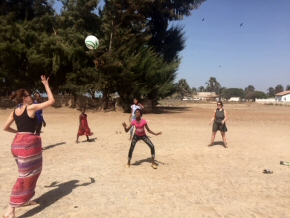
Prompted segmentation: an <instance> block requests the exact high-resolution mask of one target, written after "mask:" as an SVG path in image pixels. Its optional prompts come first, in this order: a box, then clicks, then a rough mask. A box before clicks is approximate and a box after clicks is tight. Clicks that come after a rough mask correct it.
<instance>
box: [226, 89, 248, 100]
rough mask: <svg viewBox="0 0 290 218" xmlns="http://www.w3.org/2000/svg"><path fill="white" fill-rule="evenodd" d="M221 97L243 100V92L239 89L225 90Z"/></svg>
mask: <svg viewBox="0 0 290 218" xmlns="http://www.w3.org/2000/svg"><path fill="white" fill-rule="evenodd" d="M223 97H224V98H225V99H230V98H231V97H240V98H243V97H244V91H243V89H239V88H228V89H225V91H224V93H223Z"/></svg>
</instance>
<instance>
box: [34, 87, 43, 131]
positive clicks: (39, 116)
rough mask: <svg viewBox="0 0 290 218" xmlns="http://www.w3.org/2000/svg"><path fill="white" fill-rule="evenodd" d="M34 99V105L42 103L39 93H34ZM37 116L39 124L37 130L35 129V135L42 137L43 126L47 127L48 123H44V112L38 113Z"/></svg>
mask: <svg viewBox="0 0 290 218" xmlns="http://www.w3.org/2000/svg"><path fill="white" fill-rule="evenodd" d="M34 98H35V101H34V104H39V103H42V99H41V95H40V94H39V92H35V93H34ZM35 115H36V117H37V119H38V122H37V125H36V129H35V134H36V135H40V132H41V128H42V125H43V127H45V126H46V122H45V121H44V118H43V115H42V110H39V111H36V112H35Z"/></svg>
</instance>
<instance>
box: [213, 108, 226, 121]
mask: <svg viewBox="0 0 290 218" xmlns="http://www.w3.org/2000/svg"><path fill="white" fill-rule="evenodd" d="M224 118H225V113H224V109H222V110H221V111H220V110H219V109H218V108H217V109H216V113H215V119H216V120H218V121H221V120H223V119H224Z"/></svg>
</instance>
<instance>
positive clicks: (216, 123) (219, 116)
mask: <svg viewBox="0 0 290 218" xmlns="http://www.w3.org/2000/svg"><path fill="white" fill-rule="evenodd" d="M227 119H228V117H227V113H226V110H225V109H223V103H222V102H221V101H218V102H217V109H216V110H214V112H213V117H212V119H211V121H210V123H209V125H212V135H211V141H210V144H209V145H208V146H209V147H210V146H212V145H213V142H214V139H215V135H216V132H217V131H218V130H219V131H220V132H221V135H222V138H223V141H224V147H225V148H227V147H228V145H227V138H226V131H228V129H227V127H226V120H227Z"/></svg>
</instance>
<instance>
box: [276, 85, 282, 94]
mask: <svg viewBox="0 0 290 218" xmlns="http://www.w3.org/2000/svg"><path fill="white" fill-rule="evenodd" d="M283 91H284V88H283V86H282V85H281V84H279V85H277V86H276V87H275V94H277V93H279V92H283Z"/></svg>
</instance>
